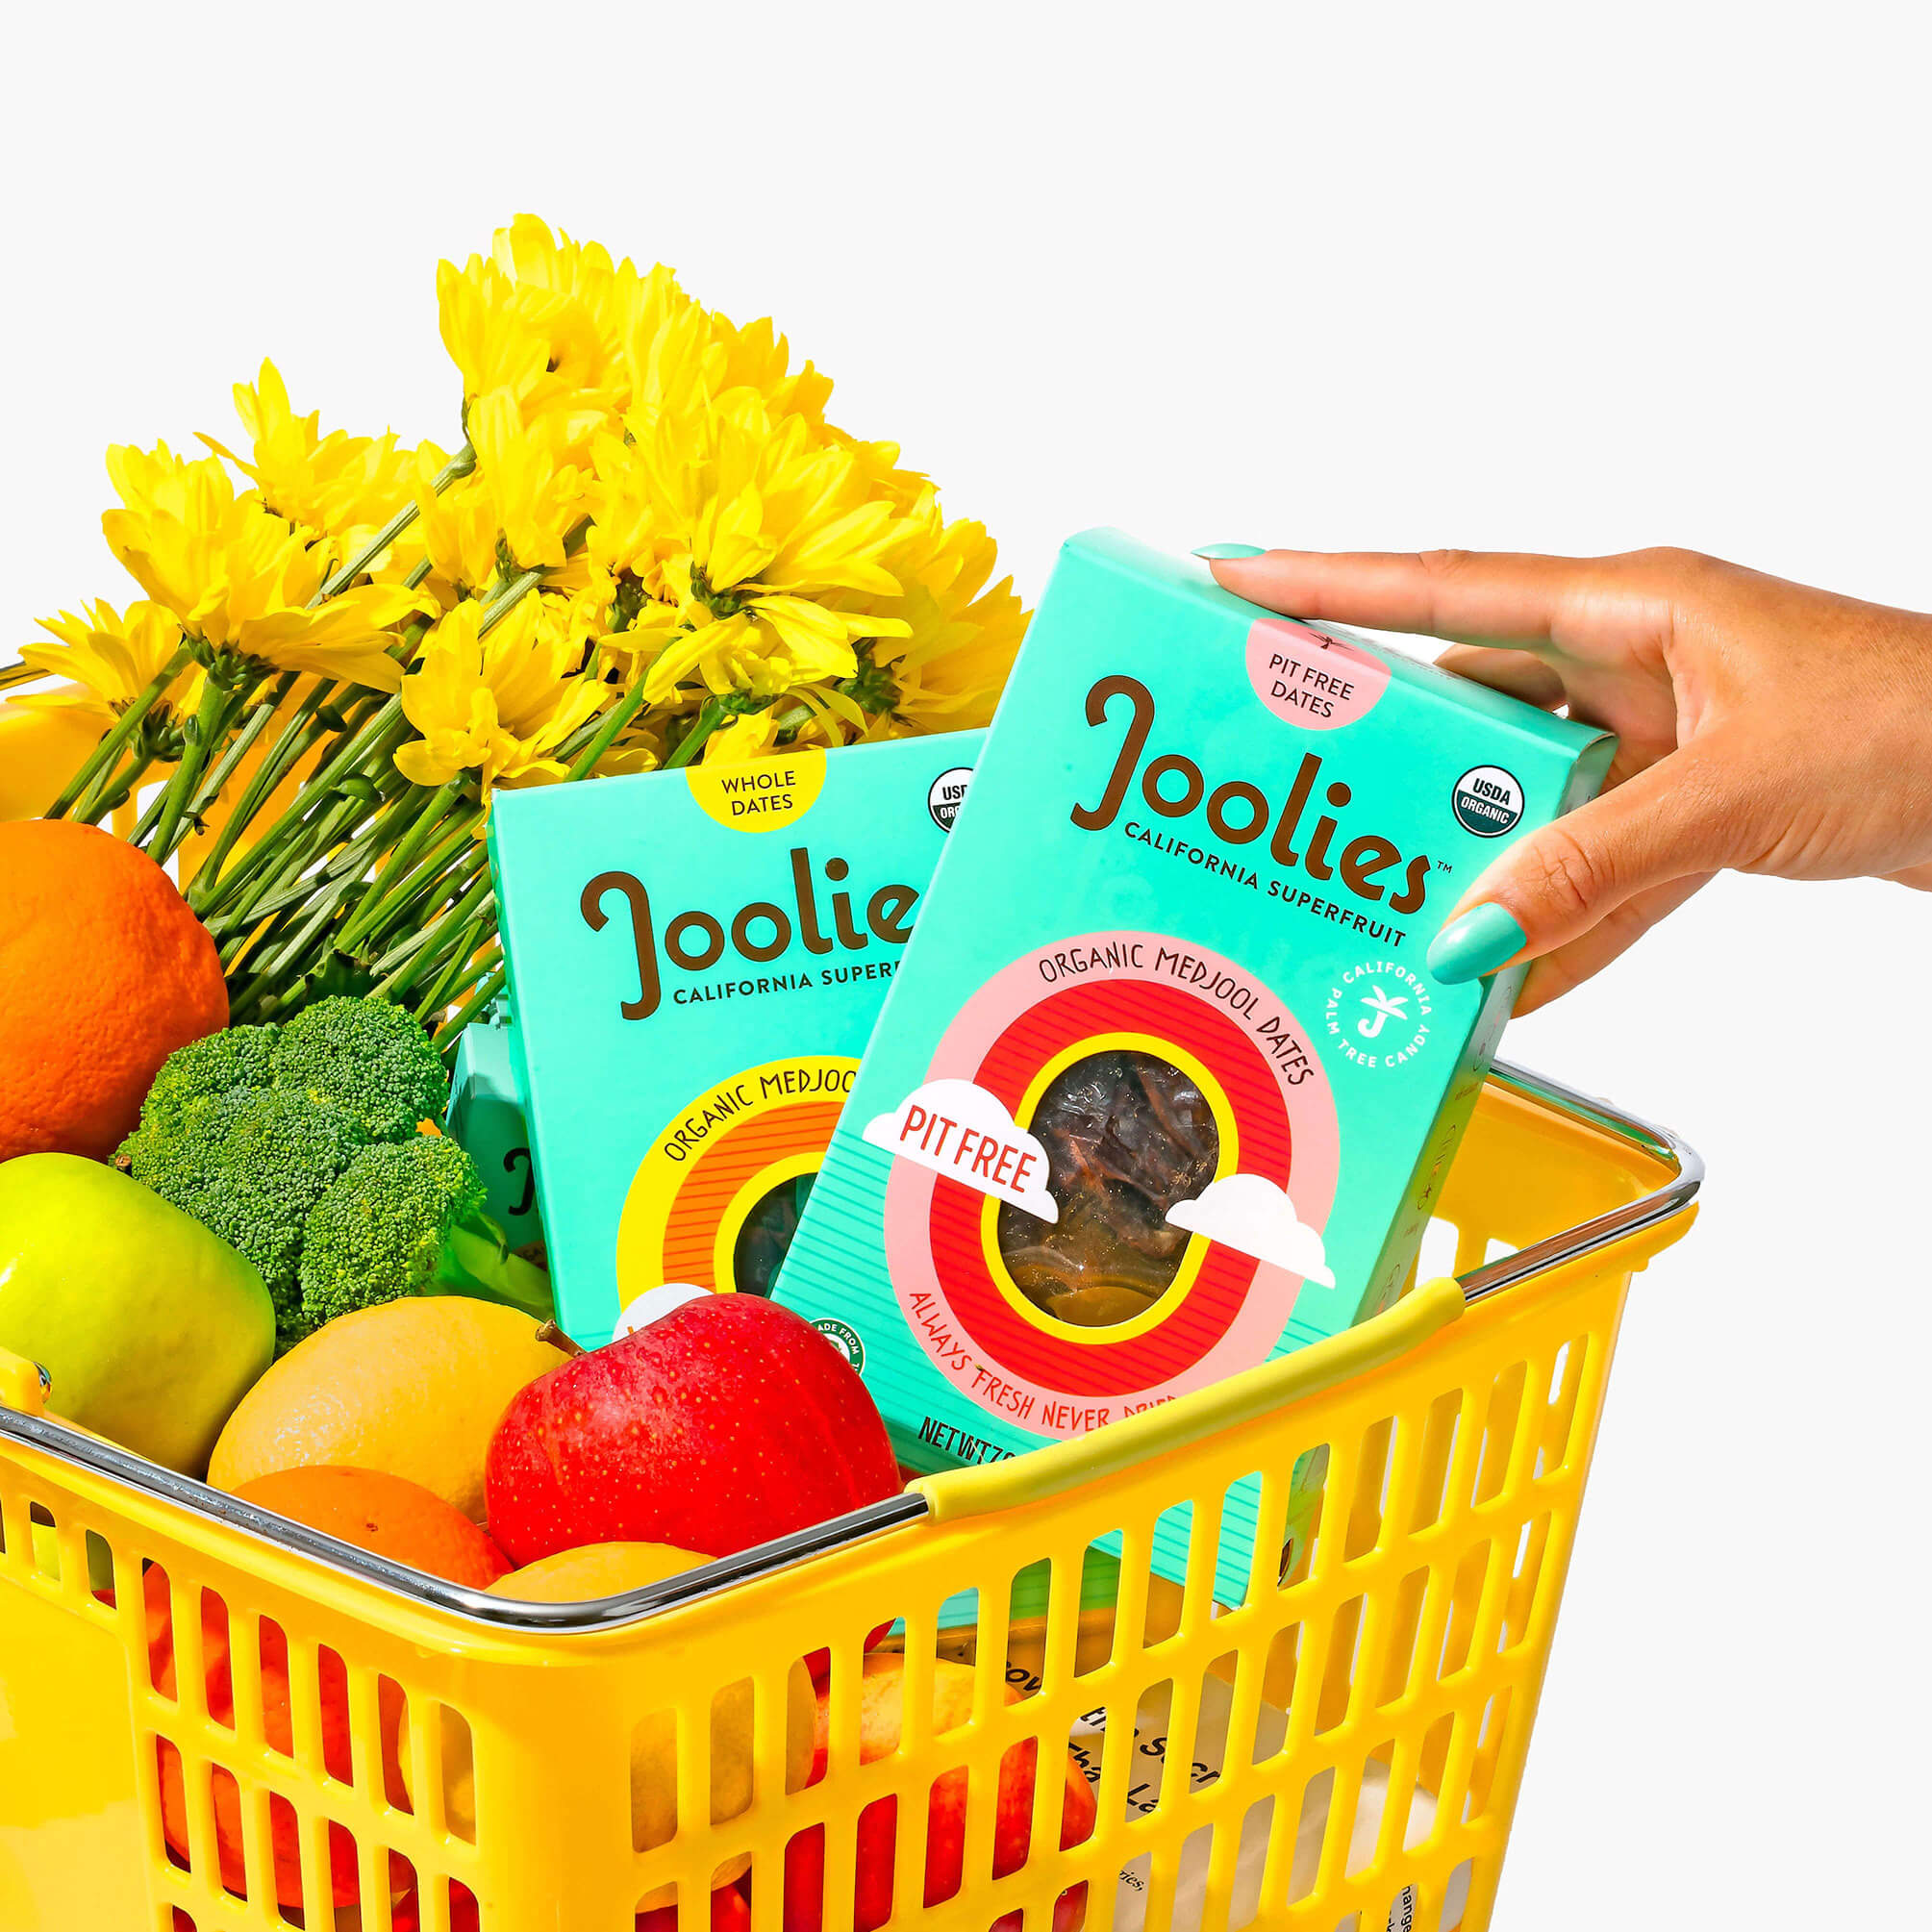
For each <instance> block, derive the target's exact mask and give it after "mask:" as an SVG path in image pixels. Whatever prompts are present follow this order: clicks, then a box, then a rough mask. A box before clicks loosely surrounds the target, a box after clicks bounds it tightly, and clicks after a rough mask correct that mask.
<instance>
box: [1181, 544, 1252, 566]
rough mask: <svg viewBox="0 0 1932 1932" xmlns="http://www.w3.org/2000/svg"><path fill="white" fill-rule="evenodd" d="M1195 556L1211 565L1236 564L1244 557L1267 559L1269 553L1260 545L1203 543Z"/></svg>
mask: <svg viewBox="0 0 1932 1932" xmlns="http://www.w3.org/2000/svg"><path fill="white" fill-rule="evenodd" d="M1194 555H1195V556H1196V557H1202V558H1205V559H1206V560H1207V561H1208V562H1209V563H1210V564H1234V563H1239V562H1240V560H1241V559H1242V558H1243V557H1266V556H1267V551H1266V550H1264V549H1263V548H1262V547H1261V545H1260V544H1259V543H1203V544H1202V545H1201V547H1200V548H1199V549H1198V550H1196V551H1195V552H1194Z"/></svg>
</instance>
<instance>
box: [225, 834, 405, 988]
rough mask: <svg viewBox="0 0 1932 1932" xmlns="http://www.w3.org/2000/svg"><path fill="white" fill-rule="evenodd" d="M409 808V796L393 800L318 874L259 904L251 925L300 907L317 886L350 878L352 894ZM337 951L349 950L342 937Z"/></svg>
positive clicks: (310, 875)
mask: <svg viewBox="0 0 1932 1932" xmlns="http://www.w3.org/2000/svg"><path fill="white" fill-rule="evenodd" d="M408 808H409V799H408V798H407V796H405V797H402V798H396V799H392V800H391V801H390V802H389V804H388V805H387V806H385V807H384V808H383V810H382V811H381V812H380V813H379V814H378V815H376V816H375V817H373V818H371V819H370V820H369V821H368V822H367V823H366V824H365V825H364V826H363V828H362V829H361V830H360V831H359V832H357V833H356V835H355V836H354V838H352V839H351V840H350V841H348V843H347V844H345V845H343V846H342V847H341V848H340V850H339V851H338V852H337V853H336V855H335V857H334V858H332V859H329V860H327V861H326V862H325V863H324V864H323V865H322V866H321V867H320V868H319V869H318V870H317V871H314V872H308V873H304V874H303V875H302V876H301V877H300V878H298V879H294V880H291V881H289V883H288V884H287V885H285V886H283V887H282V888H281V890H280V891H274V892H271V893H269V894H268V896H267V897H266V898H264V899H262V900H259V901H257V903H256V905H255V907H254V909H253V914H252V923H255V924H260V923H261V921H262V920H263V919H265V918H268V917H270V916H272V915H274V914H276V913H279V912H281V911H282V910H283V908H284V907H286V906H291V905H300V904H301V903H302V902H303V900H304V899H306V898H307V897H308V895H309V894H310V892H311V891H314V890H315V889H316V888H317V887H318V886H333V885H334V884H335V883H336V882H337V881H338V880H339V879H344V878H346V879H348V881H349V889H350V891H354V889H355V887H356V886H357V885H358V884H359V883H361V879H360V875H361V874H362V873H363V872H364V870H365V869H366V868H367V866H369V864H370V862H371V861H372V860H373V859H374V858H375V857H376V855H377V854H379V853H380V852H382V850H383V849H384V848H385V846H386V845H387V844H388V843H389V840H390V839H391V838H392V837H393V836H394V834H395V832H396V829H397V826H398V823H399V822H400V821H401V820H402V819H403V818H404V817H405V816H406V815H407V812H408ZM336 949H337V950H338V951H339V952H345V951H347V946H346V944H345V943H344V940H343V938H339V939H338V940H337V941H336Z"/></svg>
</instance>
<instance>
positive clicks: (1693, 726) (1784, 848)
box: [1196, 544, 1932, 1013]
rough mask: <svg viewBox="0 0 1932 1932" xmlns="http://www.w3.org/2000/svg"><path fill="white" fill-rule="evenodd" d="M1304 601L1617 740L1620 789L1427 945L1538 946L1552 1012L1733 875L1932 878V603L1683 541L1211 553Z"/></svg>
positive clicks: (1290, 606) (1535, 840) (1532, 997)
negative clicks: (1569, 549) (1766, 570)
mask: <svg viewBox="0 0 1932 1932" xmlns="http://www.w3.org/2000/svg"><path fill="white" fill-rule="evenodd" d="M1196 554H1197V555H1200V556H1204V557H1207V558H1208V559H1209V561H1210V564H1211V565H1212V567H1213V570H1214V573H1215V576H1216V578H1217V580H1218V581H1219V582H1220V583H1221V584H1222V585H1223V586H1224V587H1225V588H1226V589H1228V590H1232V591H1234V592H1235V594H1236V595H1237V596H1241V597H1245V598H1246V599H1248V601H1249V602H1251V603H1255V604H1261V605H1264V606H1265V607H1266V608H1267V609H1268V610H1271V611H1279V612H1281V613H1283V615H1293V616H1296V617H1303V618H1310V619H1316V620H1318V619H1321V618H1328V619H1331V620H1333V621H1334V622H1337V623H1343V624H1351V623H1352V624H1363V625H1367V626H1368V627H1369V628H1371V629H1375V630H1386V631H1415V632H1421V633H1425V634H1427V635H1429V636H1432V637H1440V638H1452V639H1455V640H1457V641H1456V642H1455V643H1453V644H1452V645H1450V647H1449V648H1448V649H1447V650H1445V651H1443V654H1442V656H1441V657H1440V659H1439V660H1438V662H1439V663H1440V664H1442V665H1443V666H1444V667H1446V668H1447V669H1449V670H1453V671H1459V672H1461V673H1462V674H1463V675H1464V676H1466V677H1471V678H1475V679H1477V680H1479V681H1480V682H1482V683H1484V684H1487V685H1492V686H1493V687H1494V688H1495V689H1496V690H1504V691H1509V692H1511V693H1512V694H1513V695H1515V696H1517V697H1519V698H1524V699H1526V700H1528V702H1529V703H1531V704H1536V705H1541V706H1543V708H1544V709H1545V710H1554V709H1556V708H1557V707H1558V706H1567V707H1568V712H1569V715H1570V716H1572V717H1574V718H1578V719H1580V720H1582V721H1583V722H1584V723H1587V724H1593V725H1600V726H1602V727H1603V728H1605V729H1606V730H1610V731H1614V732H1616V733H1617V735H1618V740H1619V742H1618V753H1617V758H1616V762H1615V763H1614V764H1613V765H1612V766H1611V768H1610V775H1609V778H1608V781H1607V783H1606V789H1605V790H1604V792H1603V793H1602V795H1601V796H1600V797H1598V798H1596V799H1593V800H1592V801H1591V802H1590V803H1589V804H1586V805H1583V806H1581V807H1579V808H1578V809H1577V810H1576V811H1574V812H1571V813H1568V814H1567V815H1565V816H1564V817H1562V818H1559V819H1558V820H1556V822H1555V823H1554V824H1551V825H1547V826H1544V827H1543V829H1542V830H1541V831H1539V832H1536V833H1534V834H1532V835H1531V836H1530V837H1528V838H1526V839H1523V840H1521V841H1518V843H1516V844H1515V845H1513V846H1511V847H1510V848H1509V850H1508V851H1506V852H1504V853H1503V854H1501V855H1500V856H1499V857H1498V858H1497V859H1496V861H1495V862H1494V864H1493V865H1492V866H1489V867H1488V868H1487V869H1486V870H1485V871H1484V873H1483V875H1482V876H1481V877H1480V878H1479V879H1478V880H1476V882H1475V883H1474V884H1473V885H1472V886H1471V887H1470V888H1469V889H1468V891H1466V892H1465V893H1464V894H1463V896H1462V898H1461V899H1460V900H1458V901H1457V903H1456V905H1455V907H1454V908H1453V909H1452V910H1451V912H1450V914H1449V916H1448V918H1447V919H1446V920H1445V921H1444V922H1443V929H1442V931H1441V932H1440V933H1439V934H1438V935H1437V938H1436V940H1435V942H1434V943H1433V944H1432V945H1431V947H1430V949H1429V964H1430V966H1431V967H1432V969H1434V970H1435V971H1436V973H1437V976H1438V977H1439V978H1443V979H1448V980H1468V979H1474V978H1477V977H1479V976H1481V975H1484V974H1488V973H1492V972H1495V971H1497V970H1499V969H1500V968H1502V967H1503V966H1511V965H1514V964H1516V963H1517V962H1518V961H1521V960H1534V961H1535V962H1536V964H1535V965H1534V966H1532V968H1531V970H1530V974H1529V979H1528V983H1527V984H1526V986H1525V988H1524V990H1523V996H1522V998H1521V999H1520V1000H1519V1001H1518V1007H1517V1010H1518V1012H1519V1013H1521V1012H1528V1011H1530V1010H1531V1009H1533V1008H1535V1007H1538V1006H1543V1005H1546V1004H1547V1003H1548V1002H1549V1001H1550V1000H1552V999H1554V998H1556V997H1557V996H1558V995H1559V994H1560V993H1563V992H1567V991H1568V990H1569V989H1570V988H1571V987H1573V986H1576V985H1577V984H1579V983H1580V982H1581V981H1583V980H1586V979H1588V978H1589V977H1590V976H1591V974H1593V973H1594V972H1595V971H1597V970H1598V969H1599V968H1600V967H1602V966H1606V965H1607V964H1608V963H1609V962H1610V961H1611V960H1614V959H1615V958H1617V957H1618V954H1620V953H1622V952H1623V951H1624V950H1625V949H1626V948H1627V947H1629V946H1630V945H1631V944H1632V943H1633V942H1634V941H1636V940H1637V939H1638V938H1639V937H1640V936H1641V935H1642V934H1643V933H1644V932H1645V931H1647V930H1648V929H1649V928H1650V927H1651V926H1652V925H1654V924H1655V923H1656V922H1657V921H1658V920H1659V919H1661V918H1662V917H1663V916H1665V915H1666V914H1667V913H1669V912H1672V911H1674V910H1675V909H1676V908H1677V907H1678V906H1680V905H1682V904H1683V903H1684V901H1685V900H1686V899H1688V898H1689V897H1690V896H1691V894H1692V893H1693V892H1694V891H1696V890H1697V889H1698V887H1700V886H1701V885H1703V884H1704V883H1705V882H1706V881H1707V880H1708V879H1709V878H1710V877H1711V876H1712V875H1713V874H1714V873H1716V872H1719V871H1722V870H1724V869H1726V868H1730V869H1734V870H1737V871H1741V872H1761V873H1766V874H1769V875H1771V876H1774V877H1778V878H1786V879H1845V878H1855V877H1860V876H1866V875H1872V876H1877V877H1880V878H1887V879H1894V880H1896V881H1897V882H1898V883H1899V884H1900V885H1905V886H1911V887H1915V888H1917V889H1918V890H1919V891H1932V616H1925V615H1920V614H1919V613H1918V612H1915V611H1897V610H1892V609H1890V608H1888V607H1887V606H1885V605H1882V604H1865V603H1860V602H1859V601H1858V600H1857V599H1856V598H1852V597H1840V596H1835V595H1833V594H1832V593H1831V592H1830V591H1828V590H1810V589H1808V588H1807V587H1805V586H1804V585H1801V584H1788V583H1786V582H1785V581H1784V580H1783V579H1781V578H1777V577H1767V576H1764V575H1762V574H1760V573H1759V572H1758V571H1755V570H1746V569H1744V568H1743V567H1741V566H1740V565H1735V564H1725V563H1720V562H1719V561H1718V560H1717V559H1716V558H1711V557H1701V556H1697V555H1695V554H1694V553H1692V552H1689V551H1684V550H1637V551H1632V552H1630V553H1629V554H1628V555H1625V556H1620V557H1591V558H1571V557H1538V556H1527V555H1523V556H1513V555H1508V554H1502V553H1494V554H1491V553H1484V552H1470V551H1462V550H1436V551H1425V552H1423V553H1421V554H1420V555H1415V554H1394V553H1387V554H1385V553H1378V552H1361V553H1352V554H1324V553H1319V552H1314V551H1299V550H1269V551H1266V552H1262V551H1251V550H1250V548H1249V546H1247V545H1244V544H1243V545H1235V544H1221V545H1215V546H1212V547H1211V548H1210V549H1209V550H1205V551H1200V552H1197V553H1196Z"/></svg>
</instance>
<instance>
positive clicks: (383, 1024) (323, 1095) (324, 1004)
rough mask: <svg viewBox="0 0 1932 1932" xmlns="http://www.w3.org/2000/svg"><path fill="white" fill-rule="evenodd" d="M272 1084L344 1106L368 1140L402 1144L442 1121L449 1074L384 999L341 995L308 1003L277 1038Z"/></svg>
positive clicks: (411, 1023) (410, 1021) (414, 1025)
mask: <svg viewBox="0 0 1932 1932" xmlns="http://www.w3.org/2000/svg"><path fill="white" fill-rule="evenodd" d="M274 1059H275V1084H276V1086H278V1087H296V1088H299V1089H301V1090H302V1091H304V1092H306V1093H307V1094H308V1095H309V1097H310V1099H312V1100H315V1101H320V1102H324V1103H326V1104H328V1105H330V1106H334V1107H341V1108H346V1109H347V1110H348V1112H350V1113H351V1114H353V1115H355V1117H357V1118H358V1119H359V1120H361V1121H362V1123H363V1126H364V1130H365V1131H366V1132H367V1134H368V1137H369V1139H370V1140H371V1141H402V1140H407V1139H408V1138H409V1136H410V1135H412V1134H414V1132H415V1130H416V1123H417V1122H418V1121H421V1120H436V1121H438V1122H440V1120H441V1119H442V1115H443V1109H444V1108H445V1107H446V1106H447V1105H448V1104H449V1075H448V1074H447V1073H446V1072H445V1071H444V1070H443V1065H442V1059H441V1056H440V1055H439V1053H438V1052H437V1050H436V1047H435V1045H434V1044H433V1043H432V1042H431V1041H430V1037H429V1035H428V1034H427V1033H425V1032H424V1031H423V1029H422V1027H421V1026H420V1024H418V1022H417V1021H416V1020H415V1019H414V1017H412V1016H410V1015H409V1014H407V1013H405V1012H404V1011H403V1010H402V1008H401V1007H399V1006H391V1005H390V1004H389V1001H388V1000H383V999H352V998H350V997H348V996H347V995H346V994H342V993H338V994H336V995H335V996H333V997H332V998H329V999H318V1000H317V1001H316V1002H315V1004H314V1006H305V1007H304V1008H303V1009H302V1011H301V1012H300V1013H298V1014H297V1015H296V1016H294V1018H292V1019H291V1020H289V1022H288V1024H287V1025H285V1026H284V1027H283V1028H282V1030H281V1037H280V1038H279V1039H278V1040H277V1041H275V1054H274Z"/></svg>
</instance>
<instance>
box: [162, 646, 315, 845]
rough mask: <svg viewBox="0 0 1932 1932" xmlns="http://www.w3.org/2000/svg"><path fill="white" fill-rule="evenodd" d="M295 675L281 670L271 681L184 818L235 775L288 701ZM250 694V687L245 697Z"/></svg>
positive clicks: (210, 801)
mask: <svg viewBox="0 0 1932 1932" xmlns="http://www.w3.org/2000/svg"><path fill="white" fill-rule="evenodd" d="M298 675H299V673H297V672H295V671H284V672H283V673H282V675H281V676H280V677H279V678H277V679H276V680H275V689H274V690H272V691H271V692H270V693H269V694H268V696H267V697H266V698H265V699H264V700H263V702H262V703H261V704H258V705H257V706H255V708H254V715H253V716H251V717H250V718H249V720H248V722H247V723H246V724H244V725H243V726H242V727H241V729H240V730H239V731H238V732H237V733H236V734H235V736H234V737H233V738H232V739H230V740H229V742H228V749H227V750H226V751H224V752H223V753H222V754H221V757H220V758H219V759H218V760H217V761H216V763H215V765H214V768H213V770H212V771H211V772H210V773H209V774H208V776H207V777H206V778H205V779H204V780H203V781H202V783H201V787H200V790H197V791H196V792H195V794H194V801H193V803H192V804H190V805H189V806H188V816H189V817H190V818H199V817H200V816H201V815H202V814H203V813H204V812H207V811H209V810H210V809H211V808H212V807H213V805H214V803H215V801H216V800H217V799H218V798H219V797H220V796H221V793H222V789H223V787H225V786H226V785H227V783H228V781H229V780H230V779H231V778H233V777H234V776H235V771H236V767H237V766H238V765H240V763H241V761H242V760H243V759H244V758H246V757H247V756H248V754H249V752H250V750H252V749H253V747H254V746H255V744H256V742H257V741H258V740H260V739H261V737H262V734H263V732H265V731H266V730H267V729H268V726H269V724H270V722H271V721H272V720H273V718H274V717H275V715H276V714H277V713H278V712H279V711H280V710H281V709H282V707H283V706H284V705H285V704H286V703H287V702H288V701H289V692H290V691H291V690H294V689H295V682H296V679H297V677H298ZM252 694H253V691H252V688H251V690H250V692H249V695H252ZM238 715H239V714H238Z"/></svg>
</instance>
